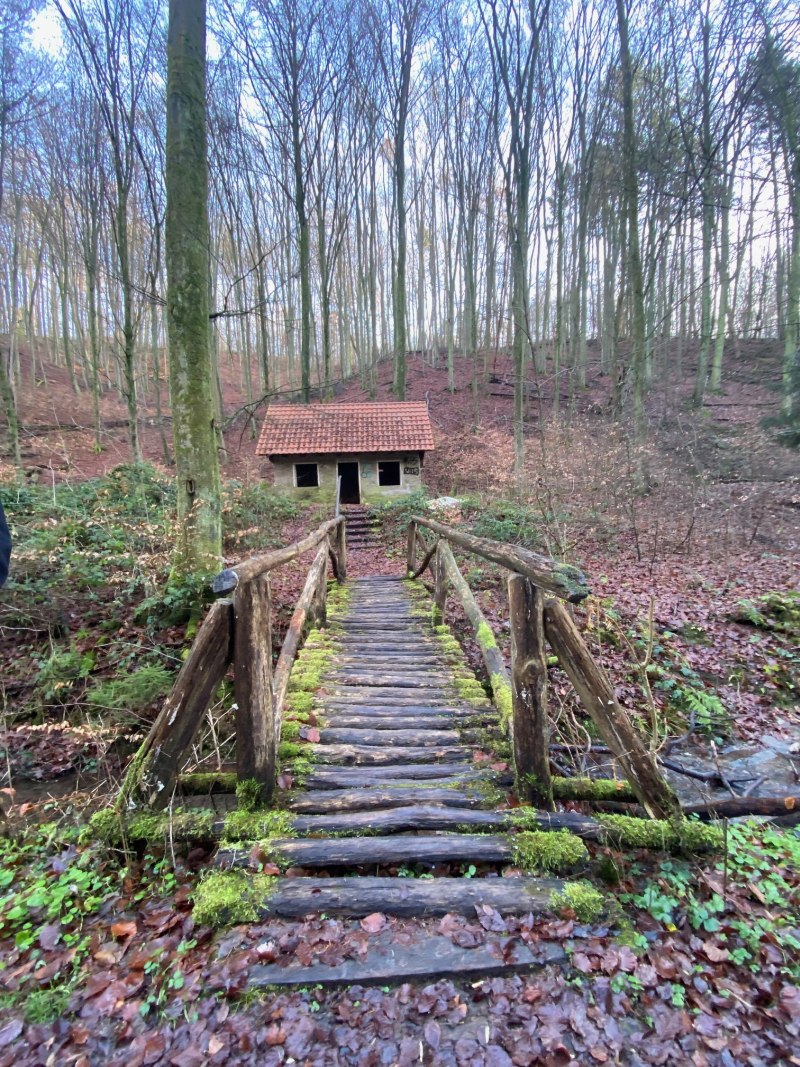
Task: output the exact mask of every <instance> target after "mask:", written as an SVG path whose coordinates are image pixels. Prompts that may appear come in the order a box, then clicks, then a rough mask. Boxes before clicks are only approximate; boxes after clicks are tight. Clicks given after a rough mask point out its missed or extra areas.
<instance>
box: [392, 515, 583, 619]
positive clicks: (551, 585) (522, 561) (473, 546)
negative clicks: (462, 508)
mask: <svg viewBox="0 0 800 1067" xmlns="http://www.w3.org/2000/svg"><path fill="white" fill-rule="evenodd" d="M413 524H419V525H420V526H424V527H426V528H427V529H429V530H431V531H432V532H433V533H435V534H438V535H439V536H440V537H443V538H445V539H446V540H447V541H449V542H450V543H451V544H454V545H458V546H459V547H460V548H463V549H466V551H467V552H472V553H474V554H475V555H476V556H480V557H481V559H486V560H489V562H491V563H497V564H499V565H500V566H501V567H505V568H506V569H507V570H510V571H514V572H515V573H516V574H522V575H523V576H524V577H526V578H530V579H531V581H532V582H533V583H534V584H535V585H537V586H539V587H540V588H541V589H544V590H546V591H547V592H548V593H552V594H553V595H554V596H558V597H562V598H563V599H564V600H569V601H570V602H571V603H574V604H577V603H578V602H579V601H581V600H583V599H585V597H587V596H588V595H589V593H590V592H591V590H590V589H589V586H588V585H587V582H586V577H585V575H584V574H583V572H582V571H580V570H579V569H578V568H577V567H573V566H571V565H570V564H568V563H559V562H558V561H557V560H554V559H550V558H549V557H548V556H541V555H539V553H538V552H531V550H530V549H528V548H520V547H519V546H517V545H506V544H503V542H502V541H491V540H489V538H487V537H476V536H475V535H474V534H468V533H465V532H464V531H463V530H458V529H456V528H455V527H453V526H444V525H443V524H442V523H440V522H436V521H435V520H433V519H427V518H420V517H417V516H415V517H414V518H413V519H412V520H411V524H410V525H413ZM410 537H411V534H410V532H409V540H410ZM409 569H413V568H409Z"/></svg>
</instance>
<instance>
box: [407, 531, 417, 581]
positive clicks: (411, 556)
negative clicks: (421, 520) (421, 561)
mask: <svg viewBox="0 0 800 1067" xmlns="http://www.w3.org/2000/svg"><path fill="white" fill-rule="evenodd" d="M416 560H417V524H416V523H415V522H414V521H413V520H412V521H411V522H410V523H409V524H408V548H407V551H406V571H407V572H408V574H409V575H411V574H413V573H414V571H415V570H416Z"/></svg>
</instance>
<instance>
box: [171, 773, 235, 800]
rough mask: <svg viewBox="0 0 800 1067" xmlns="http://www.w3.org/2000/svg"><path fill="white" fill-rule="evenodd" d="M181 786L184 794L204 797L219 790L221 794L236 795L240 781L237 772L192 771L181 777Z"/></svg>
mask: <svg viewBox="0 0 800 1067" xmlns="http://www.w3.org/2000/svg"><path fill="white" fill-rule="evenodd" d="M180 785H181V789H182V790H183V792H184V793H186V794H188V795H190V796H192V795H194V796H202V795H203V794H204V793H211V792H213V791H214V790H217V792H219V793H235V792H236V786H237V785H238V779H237V777H236V772H235V771H230V772H227V771H192V773H191V774H182V775H181V776H180Z"/></svg>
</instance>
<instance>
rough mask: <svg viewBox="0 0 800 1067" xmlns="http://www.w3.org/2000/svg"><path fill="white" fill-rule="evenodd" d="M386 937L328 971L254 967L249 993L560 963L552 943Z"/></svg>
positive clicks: (524, 970) (526, 970) (528, 969)
mask: <svg viewBox="0 0 800 1067" xmlns="http://www.w3.org/2000/svg"><path fill="white" fill-rule="evenodd" d="M387 934H389V935H390V936H387V937H386V938H383V937H382V936H381V935H378V938H371V939H370V943H369V948H368V950H367V954H366V956H359V957H358V959H354V960H345V961H344V962H343V963H341V964H338V965H335V966H328V965H327V964H324V963H312V964H311V965H310V966H302V965H301V964H297V963H294V964H289V966H288V967H286V966H282V965H281V964H279V963H263V964H262V963H257V964H255V965H254V966H253V967H251V968H250V970H249V972H248V979H247V984H248V986H249V988H251V989H261V988H263V987H265V986H267V987H271V986H293V985H322V986H329V987H335V986H340V985H345V986H348V985H360V986H369V985H380V986H384V985H393V984H400V983H403V982H431V981H435V980H437V979H440V978H449V977H452V978H473V977H474V978H497V977H502V976H503V975H512V974H533V973H535V972H536V971H539V970H541V969H542V967H545V966H548V965H552V964H559V963H562V962H563V961H564V960H565V959H566V953H565V952H564V949H563V948H562V947H561V946H560V945H557V944H556V943H555V942H553V941H540V942H537V943H536V944H535V946H534V947H533V948H531V947H529V946H528V945H525V944H523V943H522V942H521V941H520V942H515V943H514V944H513V945H512V946H511V947H504V951H503V952H502V953H499V952H498V950H497V946H492V945H485V944H484V945H477V946H476V947H475V948H459V947H458V945H454V944H453V942H452V941H451V940H450V938H449V937H446V936H445V935H444V934H432V933H428V932H427V931H426V933H425V936H424V939H423V940H419V941H415V942H414V943H413V944H411V945H404V944H397V942H396V941H394V936H395V935H394V931H387Z"/></svg>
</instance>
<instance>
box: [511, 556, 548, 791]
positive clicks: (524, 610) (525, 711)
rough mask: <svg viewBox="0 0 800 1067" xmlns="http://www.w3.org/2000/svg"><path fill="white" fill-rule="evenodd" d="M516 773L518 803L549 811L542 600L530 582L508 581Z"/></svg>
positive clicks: (519, 578)
mask: <svg viewBox="0 0 800 1067" xmlns="http://www.w3.org/2000/svg"><path fill="white" fill-rule="evenodd" d="M508 607H509V615H510V619H511V696H512V704H513V720H512V721H513V728H512V736H513V742H514V767H515V770H516V776H517V792H518V794H519V797H520V800H527V801H529V802H530V803H531V804H536V805H537V806H539V807H543V808H547V809H552V807H553V785H552V781H551V778H550V753H549V747H550V736H549V734H550V731H549V724H548V721H547V657H546V655H545V644H544V596H543V594H542V591H541V589H538V588H537V587H536V586H535V585H534V584H533V582H532V581H531V580H530V579H529V578H523V577H522V575H521V574H512V575H509V579H508Z"/></svg>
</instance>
